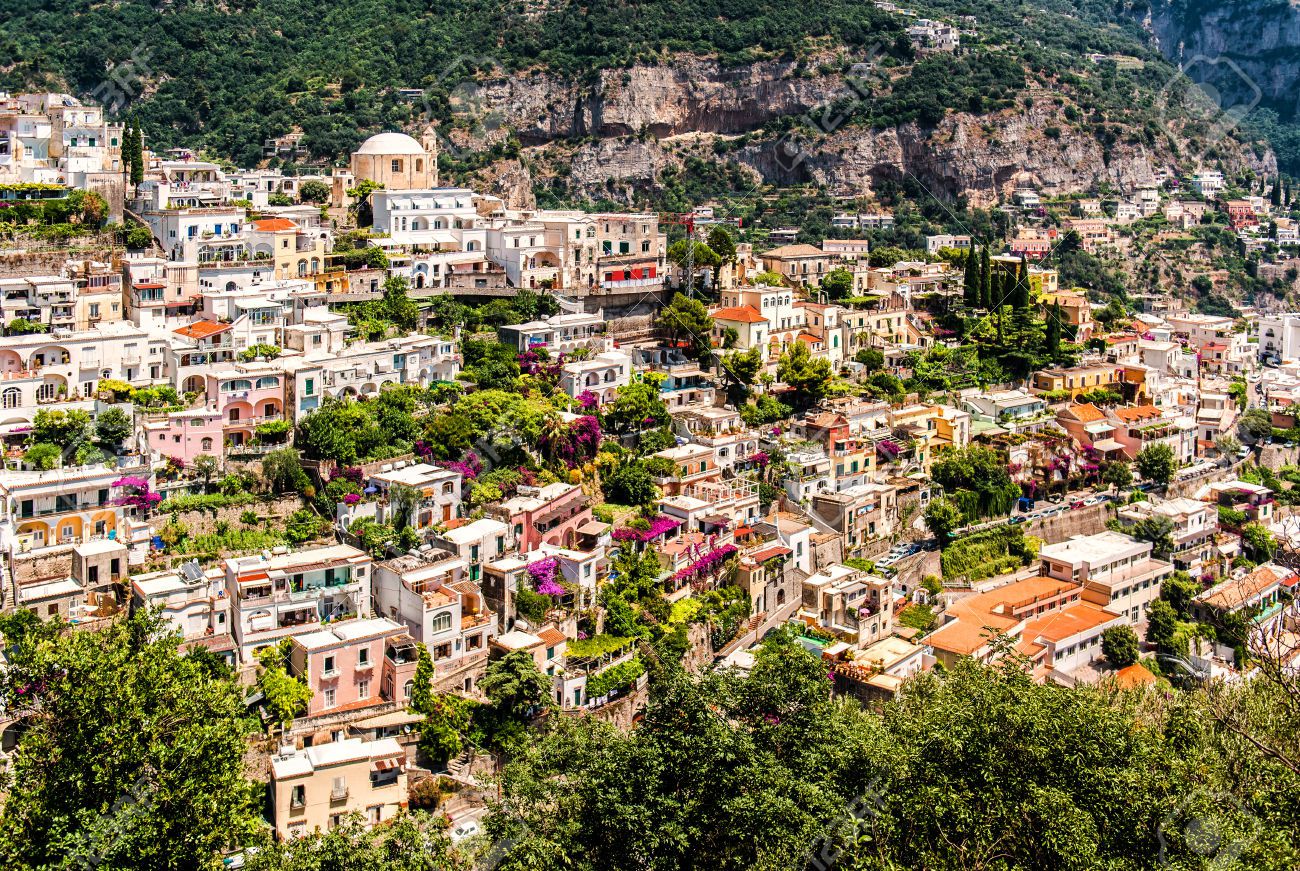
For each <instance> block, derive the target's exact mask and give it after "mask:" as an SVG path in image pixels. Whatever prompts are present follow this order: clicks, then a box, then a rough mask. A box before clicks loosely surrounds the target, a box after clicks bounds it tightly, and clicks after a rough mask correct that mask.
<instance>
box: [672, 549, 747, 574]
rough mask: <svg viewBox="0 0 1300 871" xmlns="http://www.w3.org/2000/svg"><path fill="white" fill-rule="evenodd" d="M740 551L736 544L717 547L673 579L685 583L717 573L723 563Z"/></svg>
mask: <svg viewBox="0 0 1300 871" xmlns="http://www.w3.org/2000/svg"><path fill="white" fill-rule="evenodd" d="M738 550H739V548H737V547H736V546H735V545H734V544H724V545H722V547H715V548H714V549H713V550H711V551H709V552H708V553H706V554H705V555H704V556H702V557H700V558H699V559H697V560H696V561H695V562H693V563H691V564H690V565H689V566H687V567H686V568H684V569H682V570H681V571H679V572H678V573H677V574H676V575H674V576H673V577H674V578H675V579H676V580H679V581H685V580H691V579H694V578H697V577H699V576H700V575H703V574H705V573H707V572H711V571H717V570H718V569H720V568H722V563H723V562H724V561H726V559H727V558H728V557H729V556H731V555H732V554H734V553H736V552H737V551H738Z"/></svg>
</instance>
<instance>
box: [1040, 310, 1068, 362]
mask: <svg viewBox="0 0 1300 871" xmlns="http://www.w3.org/2000/svg"><path fill="white" fill-rule="evenodd" d="M1062 317H1063V315H1062V312H1061V303H1060V302H1059V301H1053V303H1052V307H1051V308H1050V309H1049V310H1048V312H1047V336H1046V339H1045V340H1044V342H1043V351H1044V353H1045V354H1047V356H1048V357H1049V358H1051V359H1052V360H1055V359H1056V358H1057V357H1059V356H1061V318H1062Z"/></svg>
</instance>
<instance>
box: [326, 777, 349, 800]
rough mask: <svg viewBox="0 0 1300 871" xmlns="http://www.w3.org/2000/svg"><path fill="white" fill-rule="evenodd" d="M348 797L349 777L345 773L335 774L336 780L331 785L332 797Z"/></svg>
mask: <svg viewBox="0 0 1300 871" xmlns="http://www.w3.org/2000/svg"><path fill="white" fill-rule="evenodd" d="M347 797H348V779H347V778H346V777H344V776H343V775H341V774H339V775H335V777H334V782H333V783H332V784H331V785H330V798H333V799H339V798H347Z"/></svg>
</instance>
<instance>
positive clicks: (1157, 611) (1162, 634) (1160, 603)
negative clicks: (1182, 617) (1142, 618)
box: [1147, 599, 1178, 654]
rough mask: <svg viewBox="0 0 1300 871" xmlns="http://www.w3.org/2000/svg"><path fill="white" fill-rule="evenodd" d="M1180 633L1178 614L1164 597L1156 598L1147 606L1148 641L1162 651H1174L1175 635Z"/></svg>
mask: <svg viewBox="0 0 1300 871" xmlns="http://www.w3.org/2000/svg"><path fill="white" fill-rule="evenodd" d="M1177 633H1178V615H1177V614H1175V613H1174V609H1173V608H1172V607H1171V606H1170V605H1169V603H1168V602H1166V601H1165V600H1164V599H1156V600H1155V601H1154V602H1152V603H1151V606H1150V607H1149V608H1147V643H1149V644H1154V645H1155V646H1156V649H1157V650H1159V651H1160V652H1161V653H1166V654H1168V653H1174V652H1176V651H1175V650H1174V648H1173V644H1174V636H1175V635H1177Z"/></svg>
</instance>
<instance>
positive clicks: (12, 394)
mask: <svg viewBox="0 0 1300 871" xmlns="http://www.w3.org/2000/svg"><path fill="white" fill-rule="evenodd" d="M22 402H23V394H22V391H21V390H19V389H18V388H17V387H10V388H9V389H8V390H6V391H5V392H4V397H3V403H2V404H3V405H4V407H5V408H17V407H18V406H20V405H22Z"/></svg>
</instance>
